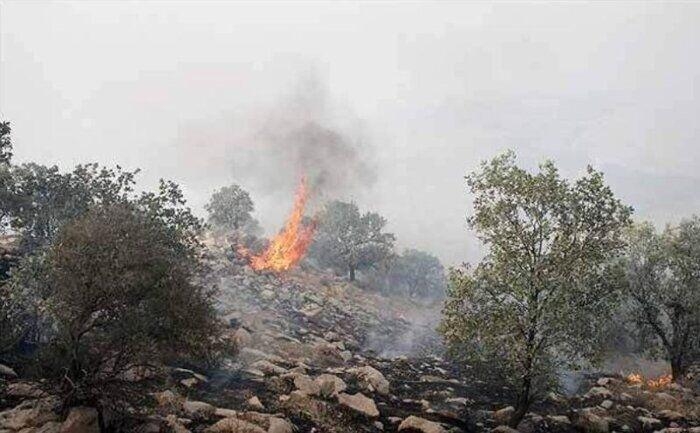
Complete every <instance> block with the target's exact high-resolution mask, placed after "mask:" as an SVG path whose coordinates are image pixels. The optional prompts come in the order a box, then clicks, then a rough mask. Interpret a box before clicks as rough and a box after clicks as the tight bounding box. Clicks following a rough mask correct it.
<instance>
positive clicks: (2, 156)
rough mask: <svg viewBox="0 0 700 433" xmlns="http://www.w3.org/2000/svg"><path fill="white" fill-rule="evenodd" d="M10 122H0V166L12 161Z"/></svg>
mask: <svg viewBox="0 0 700 433" xmlns="http://www.w3.org/2000/svg"><path fill="white" fill-rule="evenodd" d="M10 132H12V128H11V127H10V122H4V121H3V122H0V164H4V165H9V164H10V161H11V159H12V140H11V139H10Z"/></svg>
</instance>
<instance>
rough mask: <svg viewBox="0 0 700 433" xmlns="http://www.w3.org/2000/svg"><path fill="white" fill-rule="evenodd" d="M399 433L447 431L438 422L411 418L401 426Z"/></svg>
mask: <svg viewBox="0 0 700 433" xmlns="http://www.w3.org/2000/svg"><path fill="white" fill-rule="evenodd" d="M399 431H403V432H416V433H445V432H446V430H445V429H444V428H442V426H441V425H440V424H438V423H436V422H433V421H428V420H427V419H425V418H420V417H417V416H413V415H411V416H409V417H408V418H406V419H405V420H403V421H401V424H399Z"/></svg>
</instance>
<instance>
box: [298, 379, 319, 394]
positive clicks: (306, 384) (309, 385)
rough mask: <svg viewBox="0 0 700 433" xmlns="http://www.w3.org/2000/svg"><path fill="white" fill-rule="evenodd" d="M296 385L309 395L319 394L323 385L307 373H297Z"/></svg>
mask: <svg viewBox="0 0 700 433" xmlns="http://www.w3.org/2000/svg"><path fill="white" fill-rule="evenodd" d="M294 386H295V387H296V389H298V390H299V391H300V392H303V393H304V394H307V395H319V394H320V392H321V386H320V385H319V384H318V383H317V382H316V381H314V380H313V379H311V378H310V377H309V376H307V375H305V374H297V375H295V377H294Z"/></svg>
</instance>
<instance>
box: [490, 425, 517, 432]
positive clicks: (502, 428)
mask: <svg viewBox="0 0 700 433" xmlns="http://www.w3.org/2000/svg"><path fill="white" fill-rule="evenodd" d="M491 432H492V433H519V432H518V431H517V430H516V429H514V428H512V427H508V426H507V425H499V426H498V427H496V428H494V429H493V430H491Z"/></svg>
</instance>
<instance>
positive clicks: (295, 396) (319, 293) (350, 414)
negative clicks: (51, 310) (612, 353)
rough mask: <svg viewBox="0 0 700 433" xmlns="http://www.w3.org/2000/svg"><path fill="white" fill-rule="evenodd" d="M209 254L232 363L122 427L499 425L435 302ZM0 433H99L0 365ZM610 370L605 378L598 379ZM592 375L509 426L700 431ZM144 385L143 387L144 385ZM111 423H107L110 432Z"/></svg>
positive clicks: (498, 409) (226, 429)
mask: <svg viewBox="0 0 700 433" xmlns="http://www.w3.org/2000/svg"><path fill="white" fill-rule="evenodd" d="M229 256H230V255H227V254H226V250H225V249H217V248H215V247H212V262H211V265H212V268H213V269H214V275H215V276H216V280H217V281H216V283H217V285H218V286H219V288H220V305H219V308H220V312H221V317H222V320H224V321H225V322H226V324H227V326H228V338H230V339H233V340H235V341H236V343H237V345H238V347H239V350H238V354H237V356H235V357H233V358H231V359H228V360H226V362H225V365H223V366H222V367H221V368H219V369H217V370H214V371H193V370H191V369H185V368H169V369H168V371H169V375H168V376H169V378H168V380H167V381H161V382H157V385H155V386H156V388H157V390H156V391H155V392H153V390H152V389H151V390H150V391H149V394H148V395H145V396H144V398H143V406H142V407H133V408H129V410H130V411H131V412H132V414H133V420H132V421H130V422H129V423H126V424H125V423H121V428H122V429H125V430H127V431H138V432H160V431H163V432H165V431H172V432H177V433H185V432H209V433H265V432H267V433H292V432H319V433H320V432H329V433H331V432H348V433H349V432H375V433H379V432H395V431H401V432H423V433H440V432H447V431H451V432H487V431H500V432H506V433H507V432H509V431H511V430H510V429H509V428H508V427H506V426H505V425H504V424H507V422H508V419H509V416H510V414H511V412H512V408H509V407H508V399H507V398H506V396H504V395H500V393H499V391H498V390H497V389H493V386H490V385H489V384H488V383H485V382H483V381H481V380H479V379H478V378H470V379H464V378H460V377H459V376H458V375H457V374H456V373H455V371H454V370H453V368H452V366H451V365H450V364H449V363H448V362H446V361H445V360H444V359H442V358H441V356H440V355H441V348H440V343H439V338H437V336H436V335H435V333H434V331H433V328H434V325H435V323H434V321H435V320H436V318H437V317H438V311H439V305H425V304H420V303H414V302H410V301H408V300H405V299H404V300H402V299H391V298H387V297H383V296H380V295H379V294H376V293H372V292H371V291H368V290H366V289H361V288H359V287H357V286H355V285H351V284H348V283H347V282H345V281H343V280H341V279H337V278H335V277H332V276H329V275H325V274H318V273H315V272H311V271H308V270H303V269H297V270H296V271H294V272H291V273H288V274H284V275H273V274H256V273H254V272H252V271H251V270H250V269H248V268H247V267H246V266H244V265H243V264H241V263H235V262H234V261H232V260H231V258H230V257H229ZM0 376H1V377H2V382H1V383H2V385H0V386H2V388H3V395H2V398H1V399H0V411H1V412H0V433H17V432H22V433H39V432H41V433H51V432H62V433H71V432H72V433H78V432H96V431H99V426H100V424H102V425H108V424H110V423H109V422H108V421H109V420H104V419H103V420H98V419H97V416H96V412H95V411H94V410H92V409H89V408H77V409H73V410H71V411H70V412H69V413H68V414H67V417H66V414H63V415H61V414H59V413H57V402H56V399H55V398H54V397H52V396H50V395H47V394H46V393H44V392H43V391H40V390H39V387H38V386H37V385H36V384H33V383H28V382H25V381H21V380H18V379H17V378H16V377H15V374H14V372H13V371H12V370H11V369H9V368H6V367H3V366H0ZM608 376H609V377H608ZM608 376H605V375H600V376H592V377H590V378H588V379H587V380H586V381H584V382H585V384H584V392H583V393H581V394H580V395H576V396H572V397H564V396H562V395H557V394H552V395H550V396H549V397H548V399H547V400H546V401H543V402H539V403H537V404H536V405H535V406H534V407H533V412H532V413H530V414H528V415H527V416H526V418H525V420H524V421H523V422H522V423H521V424H520V425H519V426H518V431H522V432H545V431H556V432H577V431H584V432H609V431H610V432H612V431H617V432H652V431H665V432H667V433H671V432H684V431H685V432H694V433H700V395H698V394H697V389H696V390H693V389H690V388H685V387H682V386H680V385H670V386H666V387H663V388H657V389H648V388H647V387H646V386H645V385H641V384H636V385H632V384H629V383H627V382H626V381H625V380H624V379H623V378H622V377H619V376H614V375H613V376H610V375H608ZM150 386H151V387H152V386H154V385H153V384H150ZM115 424H119V423H112V425H115Z"/></svg>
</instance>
